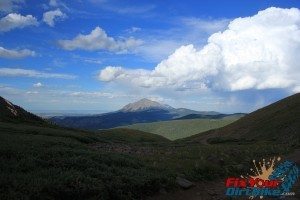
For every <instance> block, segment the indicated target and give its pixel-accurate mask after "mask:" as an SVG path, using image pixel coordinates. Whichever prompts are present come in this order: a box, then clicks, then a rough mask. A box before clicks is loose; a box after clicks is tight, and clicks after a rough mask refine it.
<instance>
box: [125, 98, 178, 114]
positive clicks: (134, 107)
mask: <svg viewBox="0 0 300 200" xmlns="http://www.w3.org/2000/svg"><path fill="white" fill-rule="evenodd" d="M150 109H163V110H169V109H173V108H172V107H171V106H169V105H164V104H161V103H158V102H156V101H152V100H150V99H146V98H143V99H141V100H139V101H136V102H134V103H129V104H127V105H126V106H124V107H123V108H122V109H121V111H123V112H138V111H143V110H150Z"/></svg>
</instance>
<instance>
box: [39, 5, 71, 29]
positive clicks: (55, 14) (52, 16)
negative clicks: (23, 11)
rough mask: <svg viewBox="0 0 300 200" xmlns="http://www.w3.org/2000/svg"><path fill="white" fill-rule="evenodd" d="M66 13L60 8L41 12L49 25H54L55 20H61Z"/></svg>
mask: <svg viewBox="0 0 300 200" xmlns="http://www.w3.org/2000/svg"><path fill="white" fill-rule="evenodd" d="M66 17H67V15H66V14H65V13H63V12H61V10H60V9H56V10H51V11H48V12H45V13H44V14H43V21H44V22H45V23H46V24H48V25H49V26H51V27H54V25H55V21H57V20H63V19H65V18H66Z"/></svg>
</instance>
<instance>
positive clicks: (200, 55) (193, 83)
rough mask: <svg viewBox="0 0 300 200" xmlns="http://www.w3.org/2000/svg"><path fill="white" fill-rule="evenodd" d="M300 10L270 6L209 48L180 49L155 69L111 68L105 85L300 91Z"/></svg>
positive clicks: (236, 23) (232, 26)
mask: <svg viewBox="0 0 300 200" xmlns="http://www.w3.org/2000/svg"><path fill="white" fill-rule="evenodd" d="M299 55H300V10H299V9H297V8H291V9H281V8H274V7H271V8H268V9H266V10H263V11H260V12H258V13H257V14H256V15H254V16H251V17H243V18H237V19H234V20H232V21H231V22H230V23H229V25H228V27H227V29H226V30H225V31H223V32H217V33H214V34H212V35H211V36H210V37H209V38H208V42H207V44H206V45H205V46H204V47H203V48H201V49H196V48H195V47H194V46H193V45H192V44H191V45H187V46H182V47H180V48H178V49H177V50H176V51H175V52H174V53H173V54H172V55H170V56H169V57H168V58H167V59H165V60H163V61H161V62H160V63H159V64H158V65H157V66H156V67H155V68H154V69H153V70H143V69H139V70H130V69H126V68H122V67H114V66H108V67H106V68H104V69H103V70H102V71H101V72H100V73H99V80H101V81H116V82H124V81H125V82H130V83H132V84H134V85H138V86H142V87H170V88H174V89H201V88H206V89H213V90H228V91H237V90H246V89H270V88H287V89H290V90H293V91H296V92H297V91H298V90H299V88H300V79H299V77H300V62H299Z"/></svg>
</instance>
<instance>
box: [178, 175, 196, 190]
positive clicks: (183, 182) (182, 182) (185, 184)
mask: <svg viewBox="0 0 300 200" xmlns="http://www.w3.org/2000/svg"><path fill="white" fill-rule="evenodd" d="M176 183H177V184H178V185H179V186H180V187H182V188H183V189H189V188H191V187H193V186H195V184H194V183H192V182H191V181H189V180H187V179H185V178H182V177H179V176H178V177H177V178H176Z"/></svg>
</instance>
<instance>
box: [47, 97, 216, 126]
mask: <svg viewBox="0 0 300 200" xmlns="http://www.w3.org/2000/svg"><path fill="white" fill-rule="evenodd" d="M189 114H203V115H211V116H213V115H216V114H221V113H218V112H214V111H195V110H190V109H186V108H173V107H172V106H169V105H165V104H161V103H158V102H155V101H152V100H149V99H145V98H144V99H141V100H139V101H136V102H133V103H129V104H127V105H125V106H124V107H123V108H122V109H120V110H117V111H115V112H109V113H103V114H99V115H90V116H77V117H76V116H74V117H71V116H63V117H62V116H60V117H52V118H50V120H51V121H52V122H54V123H56V124H57V125H60V126H65V127H72V128H80V129H89V130H98V129H108V128H114V127H118V126H126V125H131V124H136V123H148V122H158V121H167V120H172V119H176V118H179V117H183V116H185V115H189Z"/></svg>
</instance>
